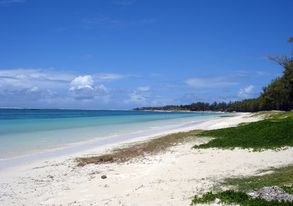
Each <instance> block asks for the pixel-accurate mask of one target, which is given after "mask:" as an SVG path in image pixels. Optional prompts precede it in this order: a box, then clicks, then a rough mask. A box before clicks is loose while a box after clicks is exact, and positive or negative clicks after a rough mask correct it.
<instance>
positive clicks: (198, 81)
mask: <svg viewBox="0 0 293 206" xmlns="http://www.w3.org/2000/svg"><path fill="white" fill-rule="evenodd" d="M185 83H186V84H187V85H188V86H190V87H194V88H215V87H228V86H233V85H236V84H238V83H237V82H236V81H235V80H233V79H231V78H227V77H206V78H200V77H196V78H190V79H187V80H186V81H185Z"/></svg>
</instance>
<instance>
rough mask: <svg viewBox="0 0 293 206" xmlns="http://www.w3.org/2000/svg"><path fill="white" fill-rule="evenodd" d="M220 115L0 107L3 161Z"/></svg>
mask: <svg viewBox="0 0 293 206" xmlns="http://www.w3.org/2000/svg"><path fill="white" fill-rule="evenodd" d="M220 115H222V114H221V113H213V112H143V111H91V110H30V109H0V160H1V161H2V162H3V161H4V160H8V159H15V158H18V157H23V156H30V155H31V156H33V155H34V156H36V154H38V155H39V156H40V154H41V153H43V154H44V153H46V152H47V153H48V154H50V153H52V151H55V152H56V151H59V152H62V151H63V153H65V152H73V150H81V149H88V148H90V147H94V146H97V145H103V144H107V143H113V142H119V141H125V140H128V139H132V138H137V137H139V136H147V135H155V134H159V133H160V132H162V131H164V130H168V129H176V128H179V127H182V126H188V125H191V124H195V123H198V122H200V121H203V120H206V119H210V118H215V117H218V116H220ZM0 163H1V162H0Z"/></svg>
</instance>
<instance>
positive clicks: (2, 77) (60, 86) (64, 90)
mask: <svg viewBox="0 0 293 206" xmlns="http://www.w3.org/2000/svg"><path fill="white" fill-rule="evenodd" d="M127 77H128V76H127V75H123V74H118V73H94V74H88V75H82V74H79V75H78V74H74V73H72V72H65V71H57V70H55V69H22V68H19V69H2V70H1V69H0V99H1V100H2V101H1V102H0V106H4V107H9V106H15V105H22V106H23V105H29V106H31V105H41V106H42V107H45V105H47V104H50V105H53V106H50V107H57V106H58V105H59V106H62V105H63V106H64V105H66V106H68V107H69V106H70V105H80V104H84V103H87V104H91V105H94V106H96V105H101V104H104V103H107V102H109V101H110V100H111V99H112V95H113V94H112V93H113V90H112V89H111V88H108V87H107V85H105V84H104V82H105V83H109V84H110V83H111V81H116V80H119V79H122V78H127ZM3 98H4V99H5V101H4V100H3ZM80 100H82V101H80ZM60 102H61V103H62V104H61V103H60ZM94 106H93V107H94Z"/></svg>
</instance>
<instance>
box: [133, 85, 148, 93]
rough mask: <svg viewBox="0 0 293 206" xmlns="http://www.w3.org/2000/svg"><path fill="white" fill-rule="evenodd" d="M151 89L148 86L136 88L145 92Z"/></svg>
mask: <svg viewBox="0 0 293 206" xmlns="http://www.w3.org/2000/svg"><path fill="white" fill-rule="evenodd" d="M150 89H151V87H149V86H143V87H138V88H137V89H136V90H137V91H141V92H147V91H149V90H150Z"/></svg>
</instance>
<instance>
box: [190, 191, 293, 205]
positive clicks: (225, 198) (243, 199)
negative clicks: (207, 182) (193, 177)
mask: <svg viewBox="0 0 293 206" xmlns="http://www.w3.org/2000/svg"><path fill="white" fill-rule="evenodd" d="M216 199H219V200H220V203H222V204H225V205H227V204H239V205H241V206H289V205H291V206H292V205H293V203H292V202H284V201H283V202H279V201H266V200H263V199H260V198H255V199H253V198H251V197H250V196H248V195H247V194H246V193H244V192H236V191H233V190H227V191H223V192H219V193H212V192H208V193H205V194H204V195H202V196H201V197H198V196H195V197H194V198H193V200H192V203H191V205H196V204H208V203H212V202H214V201H215V200H216Z"/></svg>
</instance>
